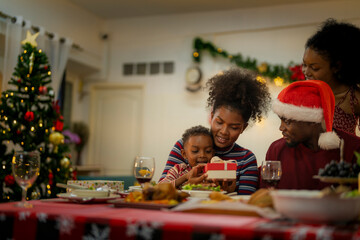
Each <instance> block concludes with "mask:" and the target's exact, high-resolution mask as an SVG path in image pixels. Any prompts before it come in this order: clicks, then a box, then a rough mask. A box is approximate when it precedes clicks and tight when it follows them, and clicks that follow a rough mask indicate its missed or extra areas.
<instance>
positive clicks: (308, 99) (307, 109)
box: [272, 80, 340, 149]
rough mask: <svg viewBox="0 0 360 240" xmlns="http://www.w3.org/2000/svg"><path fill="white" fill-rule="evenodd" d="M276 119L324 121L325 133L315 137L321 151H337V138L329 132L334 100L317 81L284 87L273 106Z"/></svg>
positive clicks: (323, 85)
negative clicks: (317, 139) (317, 138)
mask: <svg viewBox="0 0 360 240" xmlns="http://www.w3.org/2000/svg"><path fill="white" fill-rule="evenodd" d="M272 108H273V111H274V112H275V113H276V114H277V115H279V117H283V118H287V119H292V120H296V121H304V122H316V123H321V122H323V121H324V122H325V126H326V132H324V133H321V134H320V137H319V141H318V143H319V146H320V148H322V149H335V148H339V145H340V138H339V137H338V136H337V134H336V133H335V132H333V131H332V125H333V116H334V110H335V97H334V94H333V92H332V90H331V88H330V87H329V85H328V84H326V83H325V82H323V81H320V80H306V81H297V82H294V83H292V84H290V85H289V86H287V87H286V88H284V89H283V90H282V91H281V92H280V93H279V95H278V98H277V99H276V100H275V101H274V103H273V106H272Z"/></svg>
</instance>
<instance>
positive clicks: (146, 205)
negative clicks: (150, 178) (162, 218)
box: [109, 199, 179, 210]
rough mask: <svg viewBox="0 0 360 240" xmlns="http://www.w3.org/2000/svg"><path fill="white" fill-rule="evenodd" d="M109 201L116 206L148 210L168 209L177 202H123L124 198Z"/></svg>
mask: <svg viewBox="0 0 360 240" xmlns="http://www.w3.org/2000/svg"><path fill="white" fill-rule="evenodd" d="M109 203H112V204H114V207H116V208H139V209H150V210H160V209H164V208H165V209H170V208H173V207H176V206H177V205H179V204H160V203H152V202H125V199H116V200H111V201H109Z"/></svg>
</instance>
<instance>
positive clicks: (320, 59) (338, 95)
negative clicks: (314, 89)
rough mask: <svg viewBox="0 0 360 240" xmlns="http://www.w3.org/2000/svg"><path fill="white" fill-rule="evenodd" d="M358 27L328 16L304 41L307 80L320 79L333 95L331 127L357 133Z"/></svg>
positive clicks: (359, 91)
mask: <svg viewBox="0 0 360 240" xmlns="http://www.w3.org/2000/svg"><path fill="white" fill-rule="evenodd" d="M359 56H360V28H358V27H356V26H355V25H353V24H350V23H345V22H338V21H336V20H334V19H327V20H326V21H325V22H324V23H323V24H322V26H321V28H320V29H319V30H318V31H317V32H316V33H315V34H314V35H313V36H311V37H310V38H309V39H308V40H307V42H306V44H305V52H304V56H303V72H304V75H305V78H306V80H322V81H324V82H326V83H327V84H329V86H330V87H331V89H332V91H333V93H334V95H335V104H336V106H335V113H334V123H333V127H334V128H336V129H340V130H343V131H345V132H349V133H352V134H355V133H356V126H357V125H359V117H360V102H359V99H360V89H359V86H358V84H359V83H360V77H359V72H358V70H359V69H358V67H359V66H360V58H359Z"/></svg>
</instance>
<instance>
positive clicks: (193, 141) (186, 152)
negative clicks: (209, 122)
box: [160, 125, 214, 188]
mask: <svg viewBox="0 0 360 240" xmlns="http://www.w3.org/2000/svg"><path fill="white" fill-rule="evenodd" d="M182 142H183V145H184V148H183V149H181V155H182V157H183V158H184V159H186V160H187V162H188V163H187V164H186V163H180V164H175V165H174V166H173V167H172V168H171V169H170V170H169V171H168V172H167V174H166V177H165V178H163V179H162V180H161V181H160V183H163V182H171V183H173V184H174V186H175V187H176V188H180V187H181V186H182V185H183V184H184V183H190V184H197V183H201V182H203V181H204V180H205V179H206V177H207V176H206V174H203V173H202V170H203V167H204V165H205V164H206V163H208V162H210V159H211V158H212V157H213V156H214V143H213V139H212V135H211V133H210V130H209V129H208V128H206V127H203V126H200V125H199V126H196V127H192V128H189V129H187V130H186V131H185V133H184V134H183V136H182Z"/></svg>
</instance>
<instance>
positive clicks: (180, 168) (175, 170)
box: [159, 163, 188, 187]
mask: <svg viewBox="0 0 360 240" xmlns="http://www.w3.org/2000/svg"><path fill="white" fill-rule="evenodd" d="M187 172H188V170H187V166H186V165H185V164H184V163H182V164H175V166H174V167H172V168H170V169H169V171H168V173H167V175H166V177H165V178H163V179H162V180H161V181H159V183H165V182H170V183H171V184H172V185H173V186H174V187H175V180H176V179H178V178H179V177H181V176H182V175H184V174H186V173H187Z"/></svg>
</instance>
